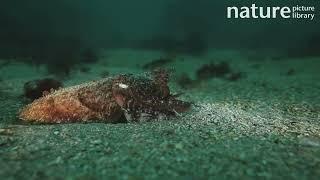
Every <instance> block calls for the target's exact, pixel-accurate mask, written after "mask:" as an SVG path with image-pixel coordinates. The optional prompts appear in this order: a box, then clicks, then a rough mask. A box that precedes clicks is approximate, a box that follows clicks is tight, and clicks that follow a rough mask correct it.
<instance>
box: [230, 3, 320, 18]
mask: <svg viewBox="0 0 320 180" xmlns="http://www.w3.org/2000/svg"><path fill="white" fill-rule="evenodd" d="M227 18H228V19H231V18H236V19H237V18H240V19H275V18H283V19H308V20H311V21H312V20H313V19H314V18H315V7H314V6H304V5H295V6H291V7H289V6H282V7H279V6H273V7H266V6H260V7H259V6H257V5H256V4H252V5H251V6H242V7H236V6H229V7H227Z"/></svg>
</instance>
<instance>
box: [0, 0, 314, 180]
mask: <svg viewBox="0 0 320 180" xmlns="http://www.w3.org/2000/svg"><path fill="white" fill-rule="evenodd" d="M255 3H256V4H258V5H261V6H263V5H265V6H275V5H278V6H294V5H296V4H297V3H298V4H299V3H301V2H300V1H290V2H289V1H281V2H279V4H277V3H276V2H274V3H267V2H262V1H257V2H255ZM304 3H306V4H305V5H309V6H315V8H316V10H317V8H318V3H317V2H316V1H308V2H304ZM233 5H235V6H242V5H246V6H250V5H251V3H245V2H243V3H242V2H239V1H228V2H219V3H217V2H213V1H209V0H205V1H201V2H199V3H195V2H194V1H191V0H188V1H180V0H176V1H169V0H166V1H157V2H155V1H154V2H152V1H147V0H141V1H139V2H138V1H130V2H129V1H124V0H122V1H98V0H96V1H90V2H89V1H77V3H75V2H73V1H55V2H43V1H41V2H40V1H38V0H32V1H30V2H29V1H28V2H20V1H19V2H18V1H6V2H4V5H3V6H1V7H0V23H1V24H2V25H3V26H2V25H1V27H3V28H0V38H1V40H0V102H1V103H0V178H1V179H107V178H109V179H165V178H168V179H299V180H300V179H318V177H319V176H320V96H319V93H320V73H319V67H320V61H319V57H320V54H319V52H320V51H319V50H320V49H319V45H318V44H319V43H318V41H319V40H320V38H319V37H320V35H319V21H318V20H317V18H318V17H317V14H316V16H315V19H314V20H313V21H307V20H297V19H291V20H283V19H273V20H272V19H268V20H261V19H257V20H253V19H245V20H240V19H227V18H226V7H227V6H233ZM159 60H160V61H159ZM163 60H164V61H163ZM157 67H162V68H166V69H169V71H170V81H169V86H170V90H171V92H172V93H174V94H175V93H182V95H181V97H179V98H180V99H183V100H185V101H190V102H193V103H194V106H193V107H192V109H191V110H190V111H189V112H186V113H182V114H181V116H178V117H175V118H170V119H168V120H163V121H161V120H158V119H154V121H152V122H143V123H118V124H107V123H99V122H95V123H70V124H50V125H49V124H32V123H26V122H23V121H22V120H19V119H18V118H17V116H18V114H19V111H20V110H21V108H23V107H24V106H25V105H26V104H28V103H30V102H31V100H30V99H27V98H26V97H25V96H24V84H25V83H26V82H28V81H32V80H36V79H43V78H54V79H56V80H58V81H60V82H61V83H63V86H64V87H69V86H72V85H77V84H81V83H84V82H88V81H91V80H98V79H101V78H105V77H109V76H115V75H118V74H121V73H132V74H135V75H141V74H145V73H148V72H150V71H151V69H152V68H157ZM208 67H211V69H210V68H208ZM208 69H210V70H208Z"/></svg>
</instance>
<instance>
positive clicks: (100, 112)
mask: <svg viewBox="0 0 320 180" xmlns="http://www.w3.org/2000/svg"><path fill="white" fill-rule="evenodd" d="M151 74H152V75H151V77H147V76H134V75H132V74H121V75H117V76H114V77H109V78H104V79H101V80H98V81H92V82H87V83H84V84H80V85H77V86H72V87H67V88H62V89H59V90H56V91H53V92H50V93H49V92H45V93H44V95H43V96H42V97H41V98H39V99H36V100H34V101H33V102H32V103H31V104H28V105H26V106H25V107H24V108H23V109H22V110H21V111H20V113H19V118H20V119H22V120H24V121H29V122H40V123H71V122H92V121H95V122H106V123H116V122H120V121H123V119H124V118H125V119H126V120H127V121H128V122H141V121H151V120H155V119H161V118H163V117H170V116H177V115H179V114H181V113H183V112H186V111H188V110H189V109H190V107H191V103H189V102H186V101H182V100H178V99H177V97H178V95H173V94H171V92H170V89H169V86H168V79H169V75H168V73H167V72H166V71H165V70H155V71H153V72H152V73H151Z"/></svg>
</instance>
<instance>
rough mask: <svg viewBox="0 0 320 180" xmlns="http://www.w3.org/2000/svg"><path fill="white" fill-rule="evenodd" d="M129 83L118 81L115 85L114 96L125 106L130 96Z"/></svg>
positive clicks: (120, 104)
mask: <svg viewBox="0 0 320 180" xmlns="http://www.w3.org/2000/svg"><path fill="white" fill-rule="evenodd" d="M129 87H130V86H129V85H128V84H125V83H116V84H115V85H114V86H113V96H114V98H115V100H116V102H117V104H118V105H119V106H121V107H124V105H125V103H126V101H127V100H128V98H129Z"/></svg>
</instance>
